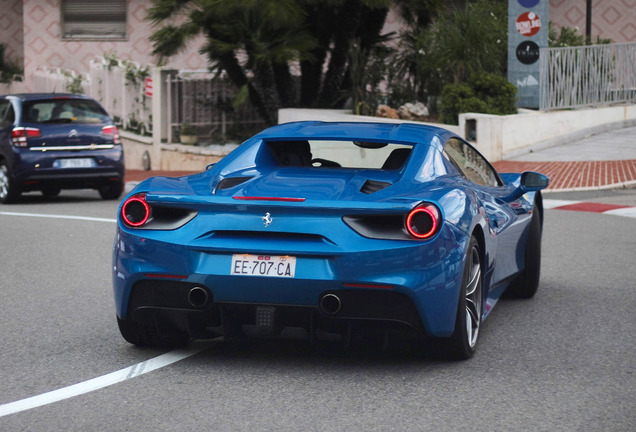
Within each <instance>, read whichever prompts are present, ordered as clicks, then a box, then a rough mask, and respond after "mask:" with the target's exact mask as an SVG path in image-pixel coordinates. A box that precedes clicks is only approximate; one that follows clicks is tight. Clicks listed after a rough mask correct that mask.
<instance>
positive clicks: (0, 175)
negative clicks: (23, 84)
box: [0, 93, 125, 203]
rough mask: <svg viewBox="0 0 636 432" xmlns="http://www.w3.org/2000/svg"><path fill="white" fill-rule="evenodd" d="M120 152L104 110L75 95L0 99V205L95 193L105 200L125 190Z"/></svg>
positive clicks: (2, 97)
mask: <svg viewBox="0 0 636 432" xmlns="http://www.w3.org/2000/svg"><path fill="white" fill-rule="evenodd" d="M124 172H125V169H124V151H123V148H122V145H121V141H120V139H119V132H118V130H117V127H116V126H115V124H114V123H113V119H112V118H111V117H110V115H109V114H108V113H107V112H106V110H105V109H104V108H103V107H102V106H101V105H100V104H99V103H97V102H96V101H95V100H94V99H91V98H90V97H87V96H83V95H77V94H57V93H29V94H26V93H25V94H15V95H5V96H0V202H2V203H11V202H15V201H16V200H18V199H19V197H20V195H21V194H22V193H23V192H30V191H41V192H42V194H44V195H45V196H56V195H57V194H59V193H60V191H61V190H62V189H86V188H90V189H96V190H98V191H99V193H100V195H101V197H102V198H104V199H117V198H119V196H120V195H121V194H122V192H123V190H124Z"/></svg>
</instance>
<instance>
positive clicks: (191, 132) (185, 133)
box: [179, 123, 199, 145]
mask: <svg viewBox="0 0 636 432" xmlns="http://www.w3.org/2000/svg"><path fill="white" fill-rule="evenodd" d="M179 136H180V140H181V144H185V145H194V144H196V143H197V141H198V140H199V137H198V136H197V130H196V128H195V127H194V126H192V125H191V124H188V123H182V124H181V131H180V132H179Z"/></svg>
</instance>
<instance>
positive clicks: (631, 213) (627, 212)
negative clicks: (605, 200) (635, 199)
mask: <svg viewBox="0 0 636 432" xmlns="http://www.w3.org/2000/svg"><path fill="white" fill-rule="evenodd" d="M603 214H611V215H614V216H626V217H632V218H636V207H627V208H621V209H615V210H608V211H606V212H604V213H603Z"/></svg>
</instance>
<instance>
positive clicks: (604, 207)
mask: <svg viewBox="0 0 636 432" xmlns="http://www.w3.org/2000/svg"><path fill="white" fill-rule="evenodd" d="M627 207H629V206H625V205H616V204H603V203H590V202H582V203H577V204H568V205H564V206H561V207H555V209H556V210H572V211H584V212H592V213H604V212H606V211H610V210H618V209H622V208H627Z"/></svg>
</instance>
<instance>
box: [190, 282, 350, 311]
mask: <svg viewBox="0 0 636 432" xmlns="http://www.w3.org/2000/svg"><path fill="white" fill-rule="evenodd" d="M209 300H210V294H209V293H208V290H207V289H205V288H202V287H199V286H196V287H194V288H192V289H191V290H190V291H189V292H188V303H190V306H192V307H194V308H197V309H199V308H202V307H204V306H205V305H207V303H208V301H209ZM319 307H320V310H321V311H322V312H323V313H325V314H327V315H335V314H337V313H338V312H340V309H341V308H342V301H341V300H340V297H338V296H337V295H335V294H333V293H328V294H325V295H323V296H322V297H321V298H320V303H319Z"/></svg>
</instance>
